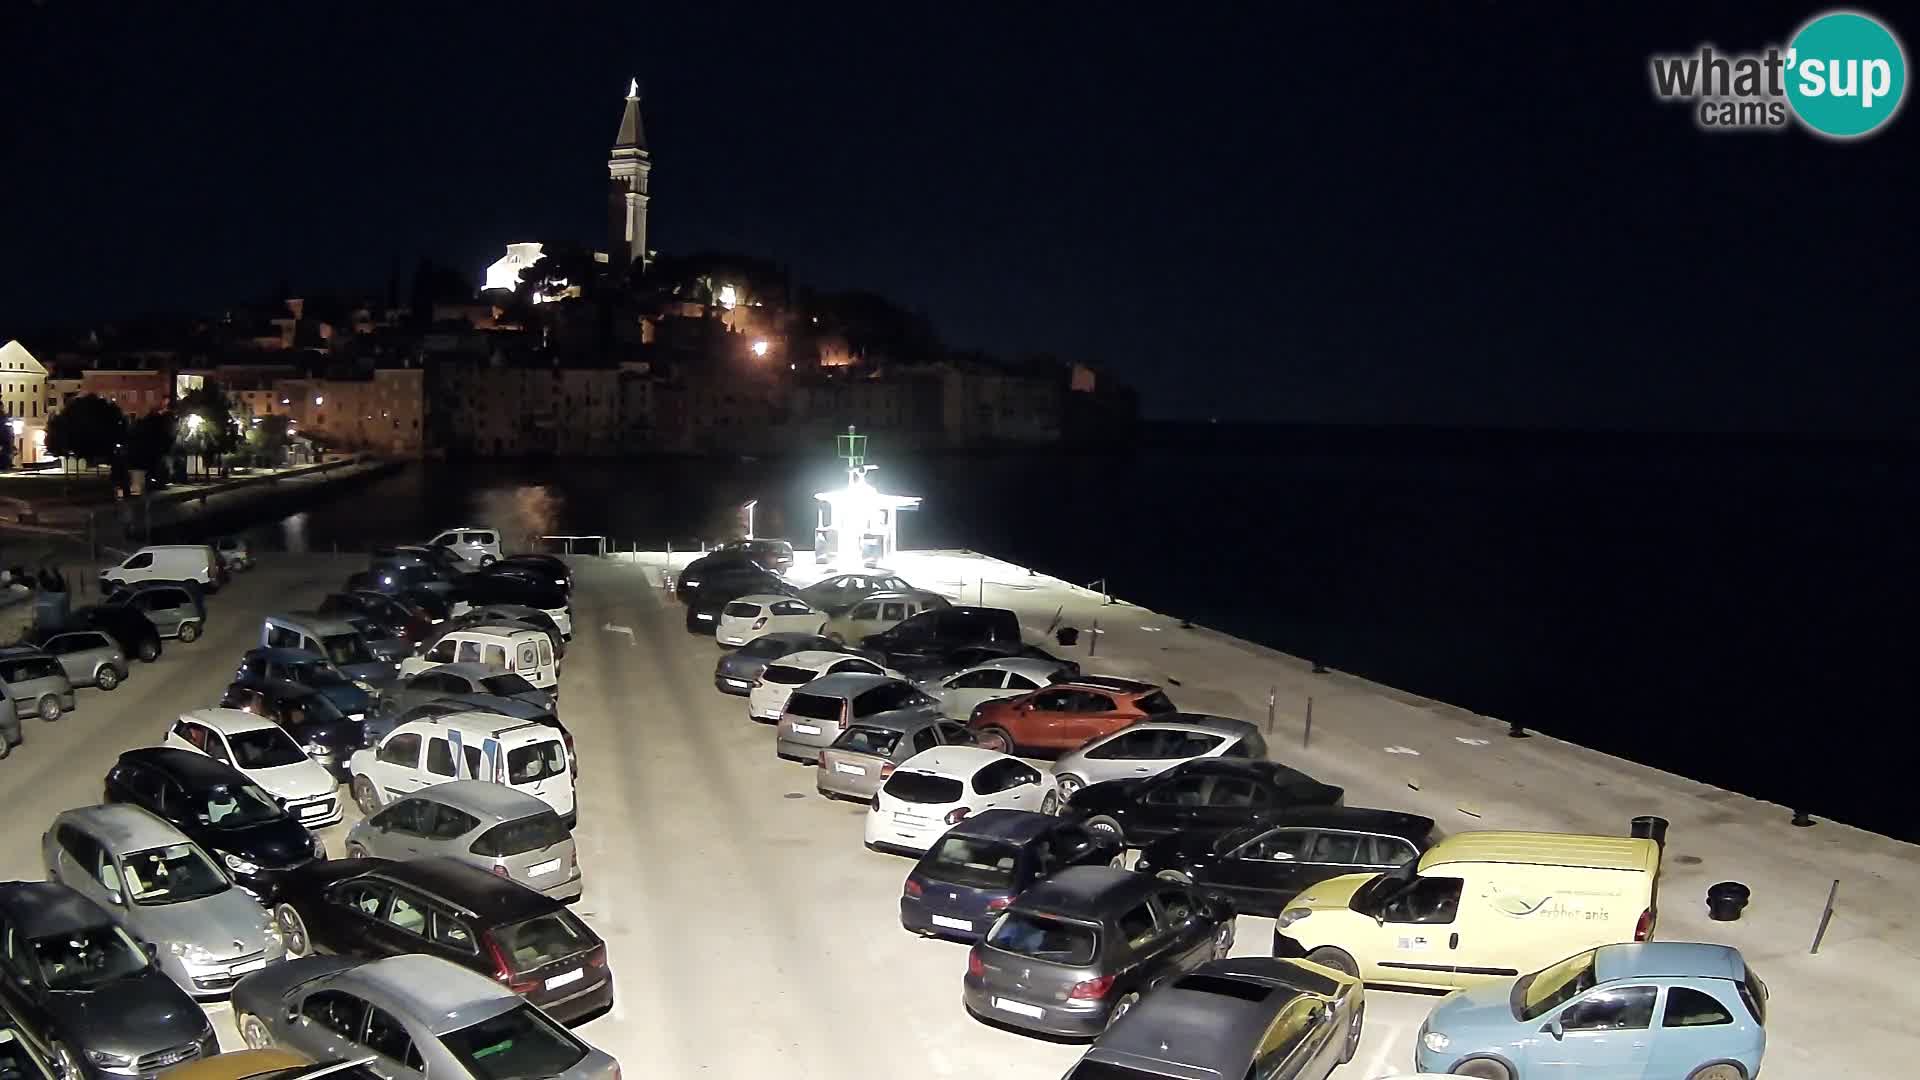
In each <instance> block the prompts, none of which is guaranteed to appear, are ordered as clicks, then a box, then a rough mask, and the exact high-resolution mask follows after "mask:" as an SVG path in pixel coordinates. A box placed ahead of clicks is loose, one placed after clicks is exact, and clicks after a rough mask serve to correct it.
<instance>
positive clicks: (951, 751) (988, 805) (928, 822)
mask: <svg viewBox="0 0 1920 1080" xmlns="http://www.w3.org/2000/svg"><path fill="white" fill-rule="evenodd" d="M995 808H1004V809H1010V810H1036V811H1039V812H1040V813H1042V814H1052V813H1054V812H1055V811H1056V810H1058V809H1059V808H1060V795H1059V793H1058V792H1057V791H1056V790H1055V789H1054V783H1053V777H1051V776H1048V775H1046V774H1045V773H1042V772H1041V771H1040V770H1039V769H1036V768H1034V767H1033V766H1031V765H1029V764H1027V763H1026V762H1024V761H1021V760H1020V759H1019V758H1016V757H1009V756H1007V755H1006V754H999V753H995V752H994V751H992V750H982V749H980V748H979V747H977V746H936V747H934V748H933V749H932V750H928V751H926V752H924V753H920V754H915V755H914V756H913V757H910V758H908V759H907V760H906V761H905V762H903V763H902V764H901V765H900V766H899V767H898V768H896V769H894V770H893V775H891V776H889V777H887V780H886V783H884V784H881V785H880V790H879V791H878V792H877V793H876V794H875V795H874V796H873V802H872V803H871V804H869V807H868V810H867V824H866V842H867V847H869V848H872V849H873V850H875V851H896V852H905V853H907V854H910V855H919V854H922V853H924V852H925V851H926V850H927V849H928V848H930V847H932V846H933V844H934V842H935V841H937V840H939V839H940V837H941V835H942V834H944V833H945V832H946V831H947V830H948V829H949V828H952V827H953V826H955V825H958V824H960V823H961V822H962V821H965V820H966V819H967V818H968V817H970V816H972V815H974V814H978V813H983V812H985V811H987V810H992V809H995Z"/></svg>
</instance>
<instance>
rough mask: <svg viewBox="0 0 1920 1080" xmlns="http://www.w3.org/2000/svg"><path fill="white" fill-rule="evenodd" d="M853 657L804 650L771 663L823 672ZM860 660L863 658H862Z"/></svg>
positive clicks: (840, 653)
mask: <svg viewBox="0 0 1920 1080" xmlns="http://www.w3.org/2000/svg"><path fill="white" fill-rule="evenodd" d="M853 655H855V654H854V653H844V652H828V651H826V650H825V649H805V650H802V651H801V652H797V653H788V654H787V655H785V656H782V657H779V658H777V659H775V660H774V661H773V662H774V663H775V664H785V665H786V666H787V667H797V668H806V669H807V670H809V671H824V670H826V669H827V668H828V667H829V666H831V665H833V664H837V663H839V662H840V661H842V660H845V659H846V658H847V657H849V656H853ZM862 659H865V658H864V657H862ZM868 663H872V661H870V660H869V661H868Z"/></svg>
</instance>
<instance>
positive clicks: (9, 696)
mask: <svg viewBox="0 0 1920 1080" xmlns="http://www.w3.org/2000/svg"><path fill="white" fill-rule="evenodd" d="M0 705H6V706H10V707H11V709H12V712H13V714H14V715H15V716H17V717H20V718H21V719H25V718H26V717H29V716H37V717H39V718H40V719H42V720H45V721H46V722H48V723H52V722H54V721H55V720H58V719H60V717H61V716H62V715H64V714H66V713H70V712H72V711H73V705H74V697H73V684H72V683H71V682H68V681H67V672H66V669H65V668H63V667H61V666H60V661H58V660H56V659H54V658H53V657H52V656H50V655H48V654H47V653H46V652H45V651H44V650H41V649H36V648H34V647H32V646H31V645H28V646H17V645H16V646H12V647H9V648H5V649H0Z"/></svg>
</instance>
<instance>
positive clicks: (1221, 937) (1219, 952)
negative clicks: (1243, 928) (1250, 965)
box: [1213, 919, 1233, 960]
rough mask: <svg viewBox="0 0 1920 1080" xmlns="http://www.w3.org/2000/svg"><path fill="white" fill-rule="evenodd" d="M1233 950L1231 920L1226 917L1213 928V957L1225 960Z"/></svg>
mask: <svg viewBox="0 0 1920 1080" xmlns="http://www.w3.org/2000/svg"><path fill="white" fill-rule="evenodd" d="M1232 951H1233V920H1232V919H1228V920H1227V921H1226V922H1223V923H1221V924H1220V925H1219V926H1216V927H1214V929H1213V958H1214V959H1215V960H1225V959H1226V958H1227V954H1228V953H1230V952H1232Z"/></svg>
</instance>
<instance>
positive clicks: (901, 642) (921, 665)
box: [860, 607, 1020, 675]
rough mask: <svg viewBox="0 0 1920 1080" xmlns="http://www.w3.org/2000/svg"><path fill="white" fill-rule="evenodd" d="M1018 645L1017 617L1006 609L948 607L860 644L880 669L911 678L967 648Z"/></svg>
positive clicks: (913, 619)
mask: <svg viewBox="0 0 1920 1080" xmlns="http://www.w3.org/2000/svg"><path fill="white" fill-rule="evenodd" d="M996 642H997V643H1006V644H1010V645H1018V644H1020V617H1019V616H1018V615H1015V614H1014V613H1013V612H1011V611H1008V610H1007V609H1006V608H989V607H949V608H935V609H933V610H932V611H923V612H921V613H920V614H918V615H913V616H909V617H908V618H907V619H905V620H903V621H901V622H899V623H896V624H895V625H894V626H893V628H892V629H890V630H886V631H883V632H881V633H878V634H874V635H872V636H870V637H867V638H865V639H863V640H862V641H861V642H860V651H861V652H863V653H866V654H868V655H869V656H872V657H873V658H874V659H875V660H878V661H879V662H880V663H881V664H882V665H884V666H886V667H890V668H893V669H894V670H895V671H900V672H905V673H906V674H909V675H912V674H915V673H917V672H921V671H924V670H925V669H927V668H930V667H937V666H940V665H941V664H944V663H945V662H946V660H947V657H948V655H949V654H951V653H954V652H957V651H959V650H961V649H964V648H968V647H970V646H977V645H987V644H992V643H996Z"/></svg>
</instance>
